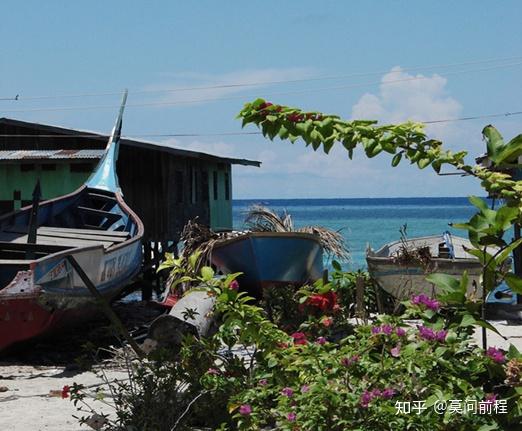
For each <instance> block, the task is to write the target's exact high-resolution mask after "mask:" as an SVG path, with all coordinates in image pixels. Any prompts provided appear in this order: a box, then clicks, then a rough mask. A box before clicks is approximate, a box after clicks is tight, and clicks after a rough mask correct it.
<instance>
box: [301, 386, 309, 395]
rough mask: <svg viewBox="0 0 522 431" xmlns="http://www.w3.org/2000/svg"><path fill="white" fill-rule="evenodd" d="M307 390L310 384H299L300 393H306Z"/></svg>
mask: <svg viewBox="0 0 522 431" xmlns="http://www.w3.org/2000/svg"><path fill="white" fill-rule="evenodd" d="M309 390H310V386H308V385H303V386H301V393H302V394H305V393H307V392H308V391H309Z"/></svg>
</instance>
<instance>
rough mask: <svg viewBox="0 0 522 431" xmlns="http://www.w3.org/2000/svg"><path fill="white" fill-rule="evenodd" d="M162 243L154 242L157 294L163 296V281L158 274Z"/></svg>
mask: <svg viewBox="0 0 522 431" xmlns="http://www.w3.org/2000/svg"><path fill="white" fill-rule="evenodd" d="M160 262H161V258H160V243H159V242H158V241H154V281H155V282H156V293H157V294H161V279H160V275H159V274H158V268H159V266H160Z"/></svg>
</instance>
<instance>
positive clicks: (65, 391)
mask: <svg viewBox="0 0 522 431" xmlns="http://www.w3.org/2000/svg"><path fill="white" fill-rule="evenodd" d="M70 390H71V388H70V387H69V386H68V385H65V386H64V387H63V388H62V398H69V391H70Z"/></svg>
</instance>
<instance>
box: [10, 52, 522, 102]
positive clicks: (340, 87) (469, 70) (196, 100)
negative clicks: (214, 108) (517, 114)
mask: <svg viewBox="0 0 522 431" xmlns="http://www.w3.org/2000/svg"><path fill="white" fill-rule="evenodd" d="M520 65H522V61H520V62H517V63H511V64H505V65H501V66H491V67H485V68H478V69H468V70H458V71H452V72H447V73H446V74H445V75H446V76H447V75H458V74H465V73H470V72H485V71H490V70H495V69H499V68H505V67H515V66H520ZM426 79H432V78H431V77H428V76H413V77H409V78H401V79H394V80H393V79H392V80H386V81H373V82H365V83H358V84H349V85H340V86H333V87H322V88H307V89H303V90H291V91H283V92H273V93H267V94H263V97H267V96H270V97H272V96H286V95H295V94H305V93H316V92H323V91H332V90H346V89H351V88H359V87H366V86H369V85H376V84H377V85H390V84H396V83H401V82H409V81H419V80H426ZM247 97H248V96H246V95H235V96H226V97H215V98H207V99H192V100H177V101H171V102H169V101H165V102H146V103H134V104H132V103H130V104H127V108H145V107H154V106H158V107H159V106H176V105H185V104H197V103H205V102H219V101H226V100H238V99H240V100H241V99H242V100H244V99H245V98H247ZM118 106H119V105H95V106H65V107H47V108H28V109H4V110H2V112H52V111H80V110H93V109H114V108H115V107H118Z"/></svg>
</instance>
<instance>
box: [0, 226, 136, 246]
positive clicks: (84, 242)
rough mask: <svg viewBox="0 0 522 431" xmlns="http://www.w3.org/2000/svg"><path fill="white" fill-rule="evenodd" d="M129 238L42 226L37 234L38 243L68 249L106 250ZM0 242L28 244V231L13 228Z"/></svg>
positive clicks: (120, 234)
mask: <svg viewBox="0 0 522 431" xmlns="http://www.w3.org/2000/svg"><path fill="white" fill-rule="evenodd" d="M128 237H129V232H121V231H98V230H91V229H74V228H63V227H51V226H40V227H39V228H38V230H37V234H36V243H37V244H41V245H56V246H63V247H67V248H77V247H88V246H91V245H97V244H101V245H103V246H104V247H105V248H108V247H111V246H112V245H114V244H119V243H122V242H124V241H126V240H127V239H128ZM0 241H6V242H10V243H15V244H26V243H27V229H25V228H22V227H16V226H11V227H10V228H8V229H6V230H4V231H3V232H0Z"/></svg>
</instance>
